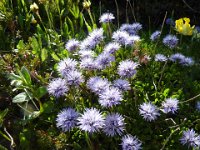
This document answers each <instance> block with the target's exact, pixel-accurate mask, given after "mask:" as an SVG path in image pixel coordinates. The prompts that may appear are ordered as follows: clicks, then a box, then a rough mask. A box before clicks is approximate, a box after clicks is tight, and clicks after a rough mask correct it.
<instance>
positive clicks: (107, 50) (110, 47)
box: [104, 42, 120, 54]
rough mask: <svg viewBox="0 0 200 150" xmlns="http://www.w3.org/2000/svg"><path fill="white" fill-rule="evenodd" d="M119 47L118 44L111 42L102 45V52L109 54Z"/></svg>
mask: <svg viewBox="0 0 200 150" xmlns="http://www.w3.org/2000/svg"><path fill="white" fill-rule="evenodd" d="M119 49H120V44H118V43H115V42H112V43H109V44H107V45H106V46H105V47H104V52H105V53H109V54H114V53H115V52H116V51H117V50H119Z"/></svg>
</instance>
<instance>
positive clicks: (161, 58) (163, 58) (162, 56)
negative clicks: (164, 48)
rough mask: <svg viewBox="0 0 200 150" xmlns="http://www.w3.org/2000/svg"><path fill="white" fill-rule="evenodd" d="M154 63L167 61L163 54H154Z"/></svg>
mask: <svg viewBox="0 0 200 150" xmlns="http://www.w3.org/2000/svg"><path fill="white" fill-rule="evenodd" d="M155 61H160V62H165V61H167V57H166V56H165V55H163V54H156V55H155Z"/></svg>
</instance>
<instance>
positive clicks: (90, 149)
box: [85, 132, 94, 150]
mask: <svg viewBox="0 0 200 150" xmlns="http://www.w3.org/2000/svg"><path fill="white" fill-rule="evenodd" d="M85 139H86V142H87V144H88V147H89V150H94V148H93V146H92V141H91V140H90V137H89V135H88V132H85Z"/></svg>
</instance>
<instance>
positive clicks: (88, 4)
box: [83, 0, 91, 9]
mask: <svg viewBox="0 0 200 150" xmlns="http://www.w3.org/2000/svg"><path fill="white" fill-rule="evenodd" d="M90 5H91V2H90V1H89V0H88V1H86V0H85V1H84V2H83V8H85V9H89V8H90Z"/></svg>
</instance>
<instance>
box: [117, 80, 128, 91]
mask: <svg viewBox="0 0 200 150" xmlns="http://www.w3.org/2000/svg"><path fill="white" fill-rule="evenodd" d="M113 86H114V87H116V88H118V89H119V90H121V91H128V90H130V89H131V85H130V83H129V82H128V81H127V80H123V79H117V80H115V81H114V84H113Z"/></svg>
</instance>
